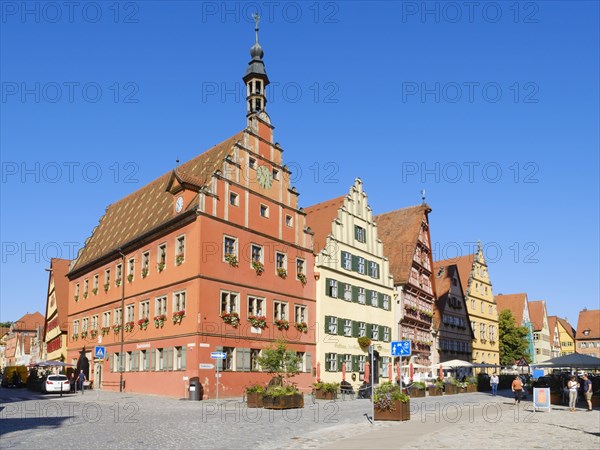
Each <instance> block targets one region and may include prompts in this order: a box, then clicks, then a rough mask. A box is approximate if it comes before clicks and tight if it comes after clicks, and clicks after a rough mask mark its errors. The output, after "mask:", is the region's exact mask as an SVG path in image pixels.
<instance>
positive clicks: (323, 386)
mask: <svg viewBox="0 0 600 450" xmlns="http://www.w3.org/2000/svg"><path fill="white" fill-rule="evenodd" d="M313 387H314V388H315V389H316V390H318V391H325V392H337V391H338V388H339V387H340V383H324V382H322V381H318V382H316V383H313Z"/></svg>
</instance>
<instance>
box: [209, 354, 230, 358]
mask: <svg viewBox="0 0 600 450" xmlns="http://www.w3.org/2000/svg"><path fill="white" fill-rule="evenodd" d="M210 357H211V359H225V358H227V354H225V353H224V352H211V353H210Z"/></svg>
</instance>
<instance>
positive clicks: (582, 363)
mask: <svg viewBox="0 0 600 450" xmlns="http://www.w3.org/2000/svg"><path fill="white" fill-rule="evenodd" d="M531 365H532V366H540V367H572V368H574V369H594V368H596V369H597V368H600V358H596V357H595V356H591V355H584V354H583V353H571V354H570V355H564V356H559V357H557V358H552V359H549V360H547V361H544V362H541V363H537V364H531Z"/></svg>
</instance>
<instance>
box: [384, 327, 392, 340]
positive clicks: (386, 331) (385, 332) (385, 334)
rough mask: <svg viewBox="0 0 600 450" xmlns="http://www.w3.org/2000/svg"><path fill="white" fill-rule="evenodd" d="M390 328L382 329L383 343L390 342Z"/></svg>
mask: <svg viewBox="0 0 600 450" xmlns="http://www.w3.org/2000/svg"><path fill="white" fill-rule="evenodd" d="M390 331H391V329H390V327H383V340H384V342H390Z"/></svg>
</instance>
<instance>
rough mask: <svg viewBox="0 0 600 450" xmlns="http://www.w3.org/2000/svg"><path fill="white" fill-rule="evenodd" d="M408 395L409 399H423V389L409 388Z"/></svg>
mask: <svg viewBox="0 0 600 450" xmlns="http://www.w3.org/2000/svg"><path fill="white" fill-rule="evenodd" d="M408 395H410V396H411V397H414V398H416V397H425V389H419V388H409V389H408Z"/></svg>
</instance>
